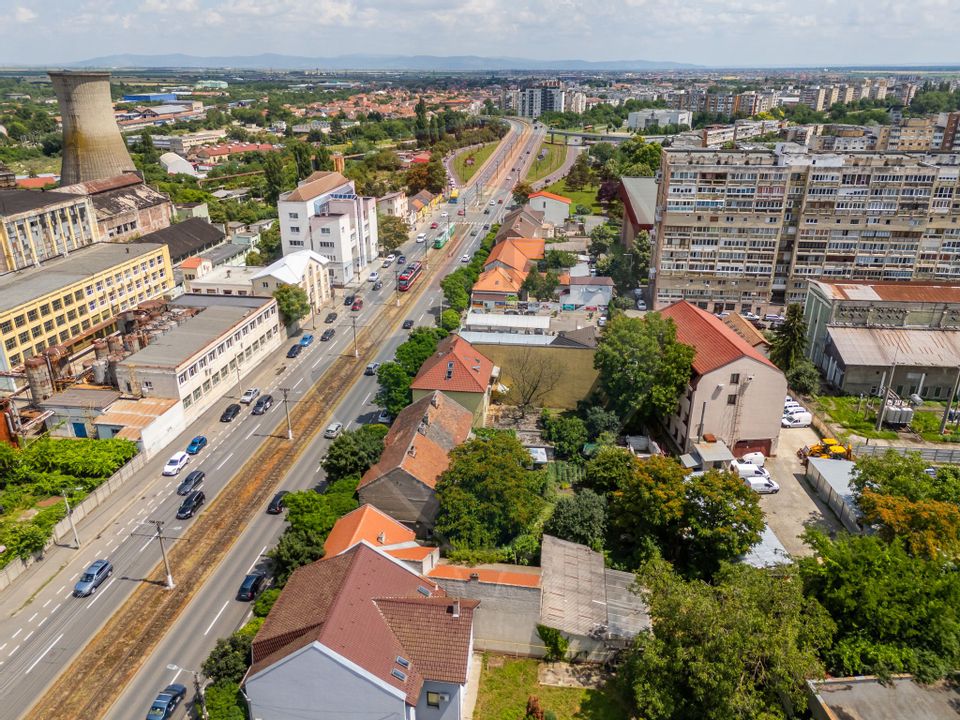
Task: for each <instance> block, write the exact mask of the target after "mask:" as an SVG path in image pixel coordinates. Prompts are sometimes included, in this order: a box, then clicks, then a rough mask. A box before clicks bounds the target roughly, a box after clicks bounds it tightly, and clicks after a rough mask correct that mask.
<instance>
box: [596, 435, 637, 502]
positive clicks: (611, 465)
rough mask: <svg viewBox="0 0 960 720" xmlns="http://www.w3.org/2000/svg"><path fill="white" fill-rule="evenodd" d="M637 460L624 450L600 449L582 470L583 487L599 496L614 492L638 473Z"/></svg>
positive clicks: (606, 447) (613, 448) (618, 448)
mask: <svg viewBox="0 0 960 720" xmlns="http://www.w3.org/2000/svg"><path fill="white" fill-rule="evenodd" d="M638 463H639V460H638V459H637V457H636V456H635V455H634V454H633V453H631V452H630V451H629V450H627V449H626V448H622V447H617V446H605V447H601V448H600V449H599V450H597V452H596V453H595V454H594V456H593V457H592V458H591V459H590V461H589V462H588V463H587V465H586V468H585V469H584V476H583V486H584V487H587V488H590V489H592V490H593V491H595V492H598V493H601V494H607V493H611V492H614V491H616V489H617V488H619V487H623V486H625V485H626V484H627V483H628V482H630V479H631V477H632V476H633V474H634V473H636V472H638V467H637V464H638Z"/></svg>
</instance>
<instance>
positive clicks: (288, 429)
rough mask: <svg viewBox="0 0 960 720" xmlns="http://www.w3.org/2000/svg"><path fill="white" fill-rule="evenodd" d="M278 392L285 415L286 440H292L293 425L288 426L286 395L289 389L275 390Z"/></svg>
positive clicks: (288, 411) (288, 409)
mask: <svg viewBox="0 0 960 720" xmlns="http://www.w3.org/2000/svg"><path fill="white" fill-rule="evenodd" d="M277 390H279V391H280V392H282V393H283V411H284V412H285V413H286V414H287V440H293V425H291V424H290V408H289V407H287V393H288V392H290V388H285V387H282V388H277Z"/></svg>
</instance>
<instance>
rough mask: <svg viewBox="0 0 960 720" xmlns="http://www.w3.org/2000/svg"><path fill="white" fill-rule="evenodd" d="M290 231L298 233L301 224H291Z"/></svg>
mask: <svg viewBox="0 0 960 720" xmlns="http://www.w3.org/2000/svg"><path fill="white" fill-rule="evenodd" d="M290 232H292V233H298V232H300V226H299V225H291V226H290Z"/></svg>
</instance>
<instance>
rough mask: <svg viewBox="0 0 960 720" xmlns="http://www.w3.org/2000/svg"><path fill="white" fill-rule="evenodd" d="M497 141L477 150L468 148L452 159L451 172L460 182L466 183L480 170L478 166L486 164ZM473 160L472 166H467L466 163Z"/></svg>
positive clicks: (497, 143)
mask: <svg viewBox="0 0 960 720" xmlns="http://www.w3.org/2000/svg"><path fill="white" fill-rule="evenodd" d="M499 144H500V142H499V141H495V142H489V143H487V144H486V145H481V146H480V147H478V148H468V149H467V150H464V151H463V152H462V153H460V154H459V155H457V156H456V157H455V158H454V159H453V172H454V174H455V175H456V176H457V179H458V180H459V181H460V182H467V181H468V180H469V179H470V178H472V177H473V175H474V173H475V172H477V170H479V169H480V166H481V165H483V163H484V162H486V159H487V158H488V157H490V155H491V154H493V151H494V150H495V149H496V147H497V145H499ZM471 158H472V159H473V164H467V161H468V160H470V159H471Z"/></svg>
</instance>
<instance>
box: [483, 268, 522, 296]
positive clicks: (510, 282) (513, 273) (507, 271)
mask: <svg viewBox="0 0 960 720" xmlns="http://www.w3.org/2000/svg"><path fill="white" fill-rule="evenodd" d="M527 275H529V273H527V272H526V271H524V272H521V271H519V270H514V269H513V268H505V267H501V266H500V265H494V266H493V267H491V268H488V269H487V270H484V271H483V272H482V273H480V277H478V278H477V281H476V282H475V283H474V284H473V291H474V292H505V293H518V292H520V288H521V287H522V286H523V281H524V280H525V279H526V277H527Z"/></svg>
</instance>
